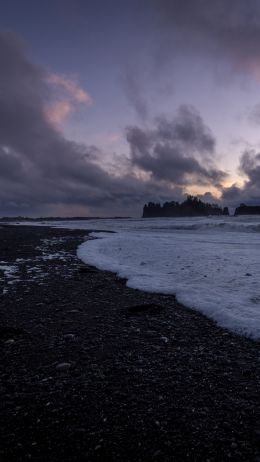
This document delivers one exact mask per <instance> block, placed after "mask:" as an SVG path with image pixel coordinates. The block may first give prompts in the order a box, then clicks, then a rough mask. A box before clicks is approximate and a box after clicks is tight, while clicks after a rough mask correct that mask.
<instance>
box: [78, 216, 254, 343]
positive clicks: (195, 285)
mask: <svg viewBox="0 0 260 462" xmlns="http://www.w3.org/2000/svg"><path fill="white" fill-rule="evenodd" d="M93 225H94V223H93V222H92V223H90V222H88V223H87V225H86V224H85V226H86V227H87V228H88V229H91V228H92V229H98V228H99V229H103V230H105V229H107V230H109V231H116V230H117V232H115V233H111V232H110V233H107V232H102V233H92V236H93V237H95V238H96V239H93V240H89V241H87V242H85V243H83V244H82V245H81V246H80V247H79V249H78V256H79V258H81V259H82V260H83V261H84V262H86V263H88V264H92V265H94V266H96V267H98V268H100V269H105V270H109V271H113V272H115V273H117V274H118V275H119V276H121V277H123V278H126V279H127V285H128V286H129V287H132V288H136V289H141V290H145V291H150V292H158V293H163V294H174V295H176V298H177V300H178V301H179V302H181V303H182V304H184V305H186V306H188V307H190V308H193V309H195V310H198V311H200V312H202V313H204V314H205V315H207V316H208V317H210V318H212V319H214V320H215V321H216V322H217V323H218V324H219V325H221V326H223V327H226V328H228V329H230V330H232V331H235V332H237V333H239V334H242V335H246V336H249V337H252V338H255V339H260V286H259V281H260V217H238V218H234V217H232V218H231V217H230V218H227V219H224V220H223V218H214V219H211V218H207V219H206V218H203V219H202V218H200V219H198V218H194V219H155V220H153V219H151V220H123V221H121V222H120V221H119V220H118V221H116V220H102V221H99V222H95V226H93ZM74 227H76V226H75V224H74ZM80 227H81V228H83V227H84V225H83V223H81V226H80Z"/></svg>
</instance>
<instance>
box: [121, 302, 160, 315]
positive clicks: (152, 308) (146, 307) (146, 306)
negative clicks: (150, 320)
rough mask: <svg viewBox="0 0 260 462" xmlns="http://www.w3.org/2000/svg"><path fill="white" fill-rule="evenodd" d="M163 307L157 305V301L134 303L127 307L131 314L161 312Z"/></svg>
mask: <svg viewBox="0 0 260 462" xmlns="http://www.w3.org/2000/svg"><path fill="white" fill-rule="evenodd" d="M162 309H163V307H162V306H161V305H156V304H155V303H143V304H142V305H132V306H128V307H127V311H128V312H129V313H131V314H139V313H151V314H157V313H159V312H160V311H161V310H162Z"/></svg>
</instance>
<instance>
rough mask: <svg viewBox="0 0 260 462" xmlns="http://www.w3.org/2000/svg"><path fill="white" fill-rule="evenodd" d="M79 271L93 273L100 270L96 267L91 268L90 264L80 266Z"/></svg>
mask: <svg viewBox="0 0 260 462" xmlns="http://www.w3.org/2000/svg"><path fill="white" fill-rule="evenodd" d="M79 272H80V273H82V274H92V273H98V270H97V269H96V268H90V267H89V266H80V267H79Z"/></svg>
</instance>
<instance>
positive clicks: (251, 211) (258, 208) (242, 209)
mask: <svg viewBox="0 0 260 462" xmlns="http://www.w3.org/2000/svg"><path fill="white" fill-rule="evenodd" d="M235 215H260V205H245V204H240V206H239V207H237V208H236V210H235Z"/></svg>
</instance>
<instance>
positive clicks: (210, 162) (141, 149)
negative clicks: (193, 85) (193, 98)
mask: <svg viewBox="0 0 260 462" xmlns="http://www.w3.org/2000/svg"><path fill="white" fill-rule="evenodd" d="M127 140H128V142H129V143H130V147H131V156H132V157H131V160H132V163H133V164H134V165H136V166H138V167H139V168H141V169H142V170H144V171H146V172H149V173H150V174H151V176H152V178H154V179H156V180H163V181H166V182H171V183H174V184H175V185H178V186H184V185H188V184H205V185H206V184H208V185H209V184H211V185H212V184H213V185H215V186H218V185H219V183H220V182H221V181H222V180H223V179H224V178H225V177H226V174H225V173H224V172H223V171H221V170H218V169H217V168H216V167H215V164H214V150H215V139H214V137H213V135H212V134H211V132H210V130H209V129H208V127H207V126H206V125H205V124H204V122H203V120H202V118H201V116H200V115H199V113H198V112H197V111H196V110H195V109H194V108H193V107H191V106H181V107H180V108H179V110H178V112H177V115H176V117H175V118H173V119H172V120H169V119H167V118H166V117H164V116H162V117H160V118H157V119H156V121H155V127H154V128H153V129H152V130H148V129H142V128H139V127H129V128H128V129H127Z"/></svg>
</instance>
